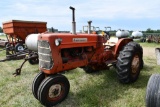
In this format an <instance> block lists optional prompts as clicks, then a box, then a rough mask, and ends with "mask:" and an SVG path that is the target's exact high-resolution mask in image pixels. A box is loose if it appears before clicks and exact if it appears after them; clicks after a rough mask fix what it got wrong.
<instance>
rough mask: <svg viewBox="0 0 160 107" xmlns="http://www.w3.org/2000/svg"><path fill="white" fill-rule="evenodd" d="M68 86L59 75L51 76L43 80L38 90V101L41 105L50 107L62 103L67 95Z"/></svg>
mask: <svg viewBox="0 0 160 107" xmlns="http://www.w3.org/2000/svg"><path fill="white" fill-rule="evenodd" d="M69 89H70V84H69V81H68V79H67V78H66V77H65V76H63V75H61V74H56V75H51V76H48V77H47V78H45V80H44V81H43V82H42V83H41V85H40V87H39V89H38V99H39V101H40V102H41V104H43V105H45V106H47V107H51V106H54V105H56V104H58V103H60V102H62V101H63V100H64V99H65V98H66V97H67V95H68V93H69Z"/></svg>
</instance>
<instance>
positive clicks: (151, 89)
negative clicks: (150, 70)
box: [146, 74, 160, 107]
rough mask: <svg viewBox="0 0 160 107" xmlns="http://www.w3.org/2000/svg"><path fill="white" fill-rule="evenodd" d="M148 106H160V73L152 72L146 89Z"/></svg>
mask: <svg viewBox="0 0 160 107" xmlns="http://www.w3.org/2000/svg"><path fill="white" fill-rule="evenodd" d="M146 107H160V74H152V75H151V77H150V78H149V81H148V84H147V89H146Z"/></svg>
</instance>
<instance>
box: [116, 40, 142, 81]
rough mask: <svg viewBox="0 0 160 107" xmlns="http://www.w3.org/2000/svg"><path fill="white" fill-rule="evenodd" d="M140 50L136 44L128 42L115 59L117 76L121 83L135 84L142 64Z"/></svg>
mask: <svg viewBox="0 0 160 107" xmlns="http://www.w3.org/2000/svg"><path fill="white" fill-rule="evenodd" d="M142 56H143V52H142V48H141V46H140V45H139V44H137V43H136V42H129V43H128V44H127V45H126V46H124V48H123V49H122V51H120V54H119V56H118V58H117V64H116V68H117V75H118V79H119V80H120V82H122V83H132V82H135V81H136V80H137V78H138V76H139V73H140V69H141V68H142V63H143V59H142Z"/></svg>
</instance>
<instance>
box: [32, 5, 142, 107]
mask: <svg viewBox="0 0 160 107" xmlns="http://www.w3.org/2000/svg"><path fill="white" fill-rule="evenodd" d="M70 9H71V10H72V12H73V22H72V25H73V31H72V34H71V33H47V32H46V33H42V34H40V35H39V36H38V46H37V47H38V55H39V69H40V72H39V74H38V75H37V76H36V77H35V78H34V81H33V84H32V93H33V95H34V97H35V98H36V99H38V100H39V101H40V102H41V103H42V104H43V105H45V106H47V107H48V106H54V105H56V104H58V103H60V102H62V101H63V100H64V99H65V98H66V97H67V95H68V93H69V89H70V84H69V81H68V79H67V78H66V77H65V76H64V75H62V74H61V73H62V72H63V71H66V70H71V69H75V68H77V67H81V68H83V69H84V71H85V72H87V73H92V72H96V71H99V70H107V69H108V68H109V67H111V66H115V67H116V72H117V76H118V79H119V81H120V82H121V83H132V82H135V81H136V80H137V78H138V76H139V73H140V70H141V69H142V68H143V58H142V57H143V49H142V47H141V46H140V45H139V44H137V43H136V42H134V41H133V40H132V39H129V38H122V39H119V40H118V39H116V41H114V40H111V39H109V38H108V35H107V34H106V33H102V34H92V33H91V32H90V29H91V21H89V22H88V23H89V25H88V28H89V29H88V34H77V33H76V27H75V26H76V22H75V15H74V11H75V8H73V7H70Z"/></svg>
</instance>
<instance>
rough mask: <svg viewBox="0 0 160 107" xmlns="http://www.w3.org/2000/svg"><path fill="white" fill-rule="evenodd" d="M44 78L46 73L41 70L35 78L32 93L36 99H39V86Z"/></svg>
mask: <svg viewBox="0 0 160 107" xmlns="http://www.w3.org/2000/svg"><path fill="white" fill-rule="evenodd" d="M44 79H45V74H44V73H43V72H39V73H38V74H37V76H36V77H35V78H34V80H33V83H32V93H33V95H34V97H35V98H36V99H38V96H37V92H38V88H39V86H40V84H41V82H42V81H43V80H44Z"/></svg>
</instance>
